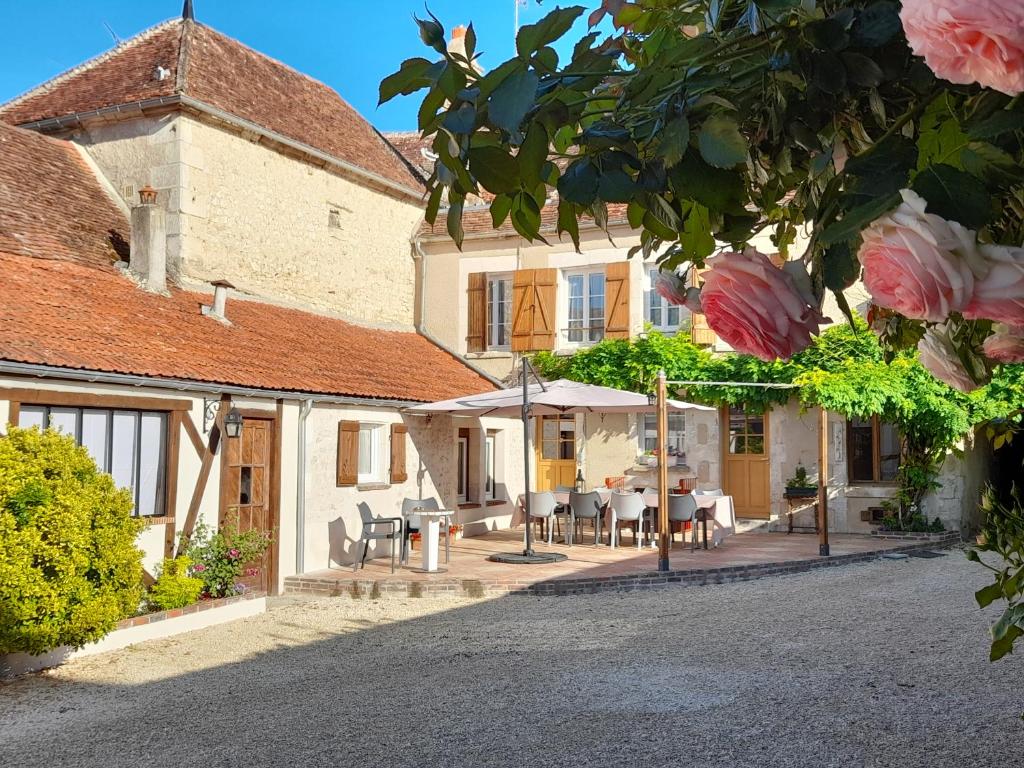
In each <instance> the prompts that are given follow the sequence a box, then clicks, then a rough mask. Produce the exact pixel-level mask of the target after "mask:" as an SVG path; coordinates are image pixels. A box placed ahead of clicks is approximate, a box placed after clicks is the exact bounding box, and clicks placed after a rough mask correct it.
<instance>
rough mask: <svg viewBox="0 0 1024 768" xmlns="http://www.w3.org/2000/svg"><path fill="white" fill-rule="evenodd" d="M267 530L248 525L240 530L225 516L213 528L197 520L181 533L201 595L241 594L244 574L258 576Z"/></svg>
mask: <svg viewBox="0 0 1024 768" xmlns="http://www.w3.org/2000/svg"><path fill="white" fill-rule="evenodd" d="M271 541H272V538H271V536H270V535H269V534H266V533H263V532H261V531H258V530H255V529H250V530H248V531H244V532H242V531H239V529H238V522H237V521H236V520H228V521H227V522H226V523H225V524H224V525H223V526H222V527H221V528H220V530H217V531H214V530H212V529H211V528H210V527H209V526H208V525H206V524H205V523H198V524H197V525H196V527H195V530H194V531H193V532H192V535H191V536H190V537H188V538H185V537H184V534H183V535H182V542H183V549H184V551H185V552H186V554H187V555H188V557H189V559H190V560H191V561H192V565H191V567H190V568H189V573H190V574H191V575H192V576H194V577H196V578H197V579H201V580H202V582H203V597H206V598H217V597H229V596H231V595H236V594H241V593H242V592H244V591H245V589H246V588H245V585H244V584H242V583H241V582H240V581H239V579H240V578H242V577H243V576H249V577H252V576H258V575H259V573H260V568H259V567H258V565H254V563H255V564H258V563H259V561H260V559H261V558H262V557H263V554H264V553H265V552H266V551H267V549H268V548H269V547H270V543H271Z"/></svg>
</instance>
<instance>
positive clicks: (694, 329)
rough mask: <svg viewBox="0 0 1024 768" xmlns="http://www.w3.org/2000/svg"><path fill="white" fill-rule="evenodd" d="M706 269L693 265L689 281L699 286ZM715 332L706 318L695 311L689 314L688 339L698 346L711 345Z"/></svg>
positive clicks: (696, 286)
mask: <svg viewBox="0 0 1024 768" xmlns="http://www.w3.org/2000/svg"><path fill="white" fill-rule="evenodd" d="M705 271H706V270H703V269H697V268H696V267H694V268H693V269H691V270H690V283H691V285H692V286H693V287H694V288H699V287H700V285H701V283H702V282H703V280H701V275H702V274H704V272H705ZM716 338H717V337H716V336H715V332H714V331H712V330H711V326H710V325H708V319H707V318H706V317H705V316H704V315H701V314H698V313H697V312H694V313H692V314H691V315H690V339H691V340H692V341H693V343H694V344H697V345H698V346H708V347H710V346H713V345H714V343H715V340H716Z"/></svg>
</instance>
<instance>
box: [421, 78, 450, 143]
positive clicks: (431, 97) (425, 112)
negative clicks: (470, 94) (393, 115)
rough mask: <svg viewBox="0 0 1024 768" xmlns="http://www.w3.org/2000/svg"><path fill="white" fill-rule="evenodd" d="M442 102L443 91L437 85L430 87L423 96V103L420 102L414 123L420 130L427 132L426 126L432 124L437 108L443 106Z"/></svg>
mask: <svg viewBox="0 0 1024 768" xmlns="http://www.w3.org/2000/svg"><path fill="white" fill-rule="evenodd" d="M444 103H445V96H444V93H443V92H442V91H441V89H440V88H438V87H437V86H434V87H433V88H431V89H430V92H429V93H428V94H427V95H426V96H424V97H423V103H422V104H420V108H419V113H418V115H417V120H416V125H417V127H418V128H419V129H420V132H422V133H428V132H429V131H428V127H429V126H431V125H432V124H434V123H435V121H436V120H437V119H438V116H437V110H439V109H440V108H441V107H442V106H444Z"/></svg>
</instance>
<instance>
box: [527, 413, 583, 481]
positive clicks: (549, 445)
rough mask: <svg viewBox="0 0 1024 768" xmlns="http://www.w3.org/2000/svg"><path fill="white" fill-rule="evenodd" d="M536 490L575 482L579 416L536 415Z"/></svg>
mask: <svg viewBox="0 0 1024 768" xmlns="http://www.w3.org/2000/svg"><path fill="white" fill-rule="evenodd" d="M536 447H537V490H538V491H553V490H555V489H556V488H558V486H562V487H564V488H573V487H575V484H576V418H575V417H574V416H540V417H538V418H537V446H536Z"/></svg>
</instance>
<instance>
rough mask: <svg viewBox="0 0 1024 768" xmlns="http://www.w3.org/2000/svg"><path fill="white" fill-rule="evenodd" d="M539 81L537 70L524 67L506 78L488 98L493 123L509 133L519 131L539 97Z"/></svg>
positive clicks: (488, 110) (489, 112)
mask: <svg viewBox="0 0 1024 768" xmlns="http://www.w3.org/2000/svg"><path fill="white" fill-rule="evenodd" d="M539 83H540V78H538V77H537V73H536V72H532V71H529V70H524V69H521V70H519V71H517V72H514V73H513V74H511V75H509V76H508V77H507V78H505V80H504V81H503V82H502V83H501V85H499V86H498V87H497V88H496V89H495V91H494V93H493V94H491V98H490V99H489V100H488V108H487V112H488V115H489V116H490V121H491V123H492V124H494V125H495V126H497V127H498V128H500V129H501V130H503V131H506V132H507V133H512V134H514V133H517V132H518V131H519V125H520V123H522V122H523V118H524V117H526V113H527V112H529V111H530V108H531V107H532V106H533V103H534V100H535V99H536V97H537V85H538V84H539ZM482 92H483V90H482V89H481V93H482Z"/></svg>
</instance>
